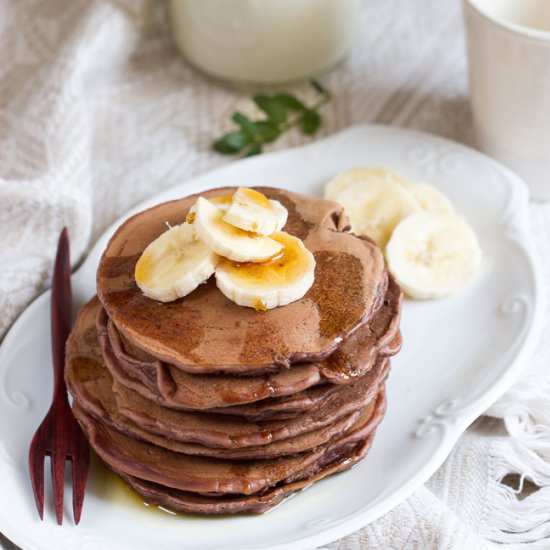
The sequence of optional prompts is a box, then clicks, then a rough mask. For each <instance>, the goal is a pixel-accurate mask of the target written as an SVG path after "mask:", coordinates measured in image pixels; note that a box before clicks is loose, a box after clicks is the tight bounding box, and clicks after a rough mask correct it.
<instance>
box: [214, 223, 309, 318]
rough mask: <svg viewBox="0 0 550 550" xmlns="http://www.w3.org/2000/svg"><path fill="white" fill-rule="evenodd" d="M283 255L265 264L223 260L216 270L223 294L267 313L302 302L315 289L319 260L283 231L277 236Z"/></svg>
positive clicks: (297, 240)
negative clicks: (279, 307)
mask: <svg viewBox="0 0 550 550" xmlns="http://www.w3.org/2000/svg"><path fill="white" fill-rule="evenodd" d="M272 238H273V240H275V241H276V242H277V243H279V244H280V245H281V248H282V252H281V253H280V254H279V255H278V256H277V257H275V258H272V259H271V260H269V261H267V262H264V263H244V264H241V263H236V262H231V261H229V260H225V259H222V260H221V261H220V264H219V265H218V267H217V269H216V284H217V285H218V288H219V289H220V290H221V292H222V293H223V294H224V295H225V296H226V297H227V298H228V299H229V300H231V301H233V302H235V303H236V304H238V305H240V306H246V307H252V308H254V309H256V310H257V311H266V310H268V309H273V308H275V307H278V306H284V305H287V304H289V303H291V302H294V301H295V300H299V299H300V298H302V297H303V296H304V295H305V294H306V292H307V291H308V290H309V289H310V288H311V286H312V285H313V280H314V275H315V258H314V257H313V254H312V253H311V252H310V251H309V250H308V249H307V248H306V247H305V246H304V243H303V242H302V241H301V240H300V239H298V238H296V237H293V236H292V235H289V234H288V233H285V232H284V231H281V232H279V233H275V234H274V235H273V237H272Z"/></svg>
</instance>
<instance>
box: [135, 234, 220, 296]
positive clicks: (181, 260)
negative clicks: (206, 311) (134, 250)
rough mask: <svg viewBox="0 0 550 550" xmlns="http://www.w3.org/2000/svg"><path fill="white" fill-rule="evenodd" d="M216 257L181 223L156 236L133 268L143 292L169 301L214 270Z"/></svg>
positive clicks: (192, 287)
mask: <svg viewBox="0 0 550 550" xmlns="http://www.w3.org/2000/svg"><path fill="white" fill-rule="evenodd" d="M217 262H218V257H217V256H216V254H214V253H213V252H212V251H211V250H210V249H209V248H208V247H207V246H206V245H205V244H204V243H203V242H202V241H200V240H199V239H197V237H196V235H195V231H194V229H193V226H192V225H190V224H188V223H184V224H182V225H176V226H175V227H172V228H171V229H169V230H168V231H166V232H165V233H163V234H162V235H160V237H157V238H156V239H155V240H154V241H153V242H152V243H150V244H149V245H148V246H147V248H146V249H145V250H144V251H143V253H142V255H141V256H140V258H139V260H138V261H137V264H136V268H135V272H134V275H135V279H136V283H137V285H138V286H139V288H140V289H141V291H142V292H143V294H145V296H147V297H149V298H152V299H154V300H158V301H160V302H171V301H172V300H176V299H177V298H182V297H183V296H186V295H187V294H189V293H190V292H193V290H195V289H196V288H197V287H198V286H199V285H200V284H201V283H204V282H205V281H206V280H207V279H208V278H209V277H210V276H211V275H212V274H213V273H214V271H215V269H216V264H217Z"/></svg>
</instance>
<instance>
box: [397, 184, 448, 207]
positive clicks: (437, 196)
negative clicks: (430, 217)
mask: <svg viewBox="0 0 550 550" xmlns="http://www.w3.org/2000/svg"><path fill="white" fill-rule="evenodd" d="M407 189H408V191H409V192H410V193H411V194H412V196H413V197H414V198H415V199H416V200H417V201H418V204H419V205H420V208H422V210H433V211H439V212H452V211H453V205H452V204H451V201H450V200H449V199H448V198H447V197H446V196H445V195H444V194H443V193H441V191H439V190H438V189H436V188H435V187H434V186H433V185H429V184H427V183H412V184H411V185H409V186H408V187H407Z"/></svg>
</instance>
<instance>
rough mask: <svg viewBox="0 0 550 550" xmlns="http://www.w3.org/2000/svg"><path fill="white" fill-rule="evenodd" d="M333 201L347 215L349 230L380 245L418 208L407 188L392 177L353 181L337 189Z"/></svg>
mask: <svg viewBox="0 0 550 550" xmlns="http://www.w3.org/2000/svg"><path fill="white" fill-rule="evenodd" d="M336 201H337V202H339V203H340V204H341V205H342V206H343V207H344V210H345V211H346V214H347V215H348V217H349V219H350V222H351V227H352V231H353V232H354V233H356V234H358V235H367V236H369V237H370V238H371V239H373V240H374V241H375V242H376V244H377V245H378V246H379V247H380V248H382V249H384V247H385V246H386V243H387V242H388V240H389V239H390V237H391V234H392V232H393V230H394V228H395V227H396V226H397V224H398V223H399V222H400V221H401V220H402V219H404V218H406V217H407V216H408V215H409V214H412V213H413V212H416V211H418V210H420V205H419V204H418V201H417V200H416V199H415V198H414V197H413V195H412V194H411V193H409V191H408V189H407V188H406V187H405V186H403V185H401V184H399V183H396V182H395V181H393V180H384V179H380V178H371V179H369V180H364V181H356V182H354V183H351V184H350V185H348V186H347V187H346V188H345V189H344V190H343V191H341V192H340V193H339V194H338V195H337V197H336Z"/></svg>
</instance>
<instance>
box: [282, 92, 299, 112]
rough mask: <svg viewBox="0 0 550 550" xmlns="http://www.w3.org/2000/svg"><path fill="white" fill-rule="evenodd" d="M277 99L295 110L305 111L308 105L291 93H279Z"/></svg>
mask: <svg viewBox="0 0 550 550" xmlns="http://www.w3.org/2000/svg"><path fill="white" fill-rule="evenodd" d="M275 98H276V99H277V101H278V102H279V103H281V105H284V106H285V107H286V108H287V109H292V110H293V111H304V110H305V109H306V106H305V105H304V104H303V103H302V102H301V101H300V100H299V99H297V98H296V97H294V96H293V95H290V94H277V95H276V96H275Z"/></svg>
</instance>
